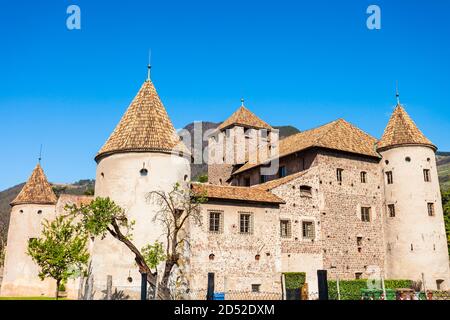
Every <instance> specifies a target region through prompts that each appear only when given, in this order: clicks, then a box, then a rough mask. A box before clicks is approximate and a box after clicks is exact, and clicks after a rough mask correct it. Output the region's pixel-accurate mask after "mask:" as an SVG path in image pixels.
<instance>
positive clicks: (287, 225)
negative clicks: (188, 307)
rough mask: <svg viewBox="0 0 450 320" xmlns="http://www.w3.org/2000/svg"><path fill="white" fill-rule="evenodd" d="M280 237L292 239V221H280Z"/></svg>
mask: <svg viewBox="0 0 450 320" xmlns="http://www.w3.org/2000/svg"><path fill="white" fill-rule="evenodd" d="M280 235H281V237H282V238H290V237H291V221H290V220H280Z"/></svg>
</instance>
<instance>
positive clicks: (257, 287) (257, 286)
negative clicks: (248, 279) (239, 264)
mask: <svg viewBox="0 0 450 320" xmlns="http://www.w3.org/2000/svg"><path fill="white" fill-rule="evenodd" d="M252 292H261V285H260V284H252Z"/></svg>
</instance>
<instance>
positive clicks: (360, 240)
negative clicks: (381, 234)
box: [356, 237, 363, 247]
mask: <svg viewBox="0 0 450 320" xmlns="http://www.w3.org/2000/svg"><path fill="white" fill-rule="evenodd" d="M362 240H363V238H362V237H356V245H357V246H358V247H361V246H362Z"/></svg>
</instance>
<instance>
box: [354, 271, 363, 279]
mask: <svg viewBox="0 0 450 320" xmlns="http://www.w3.org/2000/svg"><path fill="white" fill-rule="evenodd" d="M355 279H357V280H358V279H362V272H356V273H355Z"/></svg>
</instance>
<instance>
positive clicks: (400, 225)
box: [377, 103, 449, 290]
mask: <svg viewBox="0 0 450 320" xmlns="http://www.w3.org/2000/svg"><path fill="white" fill-rule="evenodd" d="M377 149H378V152H379V153H380V154H381V155H382V160H381V167H382V171H383V175H384V190H385V199H386V200H385V201H386V202H385V208H386V214H385V217H384V219H385V224H384V231H385V242H386V243H385V245H386V266H385V268H386V270H385V271H386V278H390V279H410V280H422V273H423V275H424V279H425V286H426V288H427V289H441V290H442V289H448V288H449V259H448V249H447V239H446V234H445V227H444V218H443V210H442V204H441V194H440V188H439V181H438V174H437V169H436V158H435V152H436V147H435V146H434V145H433V144H432V143H431V142H430V141H429V140H428V139H427V138H426V137H425V136H424V135H423V133H422V132H421V131H420V130H419V129H418V128H417V126H416V124H415V123H414V122H413V121H412V120H411V118H410V117H409V115H408V114H407V113H406V111H405V109H404V108H403V106H402V105H401V104H400V103H398V105H397V106H396V108H395V110H394V112H393V114H392V116H391V118H390V120H389V123H388V125H387V127H386V129H385V131H384V134H383V137H382V138H381V140H380V141H379V142H378V145H377Z"/></svg>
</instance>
